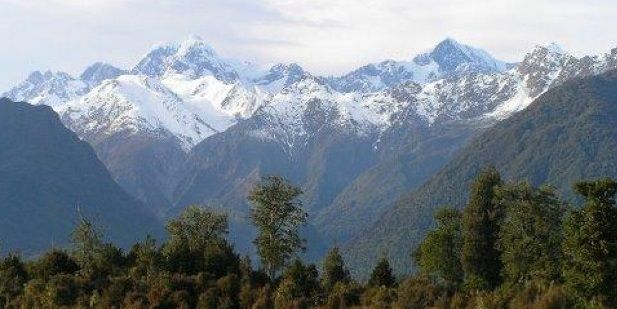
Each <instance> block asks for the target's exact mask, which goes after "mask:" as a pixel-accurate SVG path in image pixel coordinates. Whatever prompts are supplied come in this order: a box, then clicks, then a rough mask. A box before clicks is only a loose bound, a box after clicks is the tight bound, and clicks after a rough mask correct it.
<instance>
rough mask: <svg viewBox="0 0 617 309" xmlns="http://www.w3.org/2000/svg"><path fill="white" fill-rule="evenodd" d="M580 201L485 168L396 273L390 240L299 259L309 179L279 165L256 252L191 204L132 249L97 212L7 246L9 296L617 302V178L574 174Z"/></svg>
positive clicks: (264, 184)
mask: <svg viewBox="0 0 617 309" xmlns="http://www.w3.org/2000/svg"><path fill="white" fill-rule="evenodd" d="M573 188H574V190H575V192H576V193H577V194H578V195H579V197H580V201H581V202H580V204H577V205H569V204H568V203H566V202H564V201H563V200H562V199H561V198H560V197H559V195H558V194H557V192H556V191H555V190H554V189H553V188H551V187H550V186H540V187H535V186H533V185H531V184H530V183H528V182H504V181H503V180H502V177H501V175H500V174H499V172H498V171H497V170H496V169H495V168H493V167H490V168H486V169H484V170H483V171H482V172H480V173H479V174H478V175H477V176H476V178H475V180H474V181H473V182H472V185H471V186H470V188H469V199H468V201H467V206H466V207H465V208H464V209H463V210H457V209H455V208H451V207H447V206H444V207H443V208H440V209H439V210H438V211H436V212H435V214H434V219H435V223H436V224H435V225H434V229H433V230H431V231H430V232H429V233H428V234H427V235H426V237H425V238H424V239H423V240H422V242H421V243H420V245H419V246H418V247H417V248H415V249H414V250H413V251H412V252H409V259H411V260H412V261H413V263H414V264H415V265H416V266H417V267H416V269H418V271H417V272H415V273H412V274H407V275H405V276H400V277H396V276H395V275H394V273H393V271H392V268H391V266H390V263H389V261H388V259H387V258H386V255H385V254H384V255H383V256H382V257H381V258H379V259H377V260H375V261H374V265H373V269H372V271H371V275H370V277H369V279H368V280H367V281H366V282H359V281H357V280H354V279H355V278H352V276H351V275H350V272H349V270H348V269H347V267H346V266H345V265H346V263H345V261H344V259H343V257H342V256H341V254H340V252H339V249H338V248H331V250H330V251H329V252H328V254H327V255H326V257H325V258H324V260H323V261H322V263H320V264H319V265H315V264H307V263H304V262H303V261H301V260H300V259H298V253H300V252H302V251H303V250H304V248H305V245H306V241H305V240H304V239H302V238H301V237H300V234H299V229H300V228H301V227H302V226H303V225H304V224H305V223H306V220H307V214H306V212H305V210H304V209H303V206H302V203H301V200H300V198H299V197H300V196H301V194H302V190H301V189H300V188H298V187H295V186H294V185H293V184H291V183H289V182H288V181H287V180H285V179H283V178H280V177H276V176H270V177H266V178H263V179H262V181H261V182H259V183H258V184H256V185H255V187H254V188H253V189H252V190H251V192H250V194H249V196H248V201H249V202H250V204H251V209H250V211H251V219H252V222H253V224H254V225H255V226H256V228H257V230H258V234H257V236H256V238H255V240H254V245H255V247H256V248H257V253H258V255H259V260H258V261H251V260H250V259H249V258H248V257H242V256H240V255H238V254H237V253H236V251H235V250H234V248H233V246H232V245H231V244H230V243H229V241H228V240H227V238H226V236H227V234H228V232H229V228H228V221H227V216H226V215H224V214H221V213H217V212H215V211H213V210H210V209H208V208H206V207H198V206H192V207H189V208H187V209H186V210H185V211H184V212H183V213H182V214H180V215H179V216H178V217H176V218H175V219H173V220H170V221H169V222H168V224H167V226H166V230H167V234H168V235H167V240H166V241H165V242H163V243H158V242H157V241H156V240H155V239H154V238H152V237H147V238H146V239H144V240H143V241H141V242H138V243H136V244H134V245H133V246H132V248H131V249H130V250H128V252H124V251H123V250H122V249H120V248H119V247H116V246H115V245H114V244H112V243H109V242H106V241H105V235H104V234H103V233H102V231H101V229H100V228H99V227H98V226H97V224H96V220H92V219H90V218H87V217H84V216H82V217H80V219H79V222H77V224H76V226H75V228H74V230H73V232H72V234H71V240H72V243H71V245H70V247H68V248H52V249H50V250H48V251H47V252H45V253H44V254H41V255H40V256H39V257H37V258H34V259H25V258H22V257H21V256H20V255H19V254H18V253H9V254H7V255H5V256H4V257H3V258H2V259H1V260H0V305H1V306H3V307H7V308H62V307H67V308H68V307H94V308H315V307H317V308H350V307H362V308H611V307H615V304H617V205H616V203H615V195H616V193H617V182H616V181H614V180H612V179H608V178H606V179H596V180H591V181H580V182H577V183H575V184H573Z"/></svg>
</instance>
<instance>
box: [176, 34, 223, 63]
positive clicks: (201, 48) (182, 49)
mask: <svg viewBox="0 0 617 309" xmlns="http://www.w3.org/2000/svg"><path fill="white" fill-rule="evenodd" d="M195 50H198V52H200V53H203V54H207V55H209V56H211V57H214V56H216V52H215V51H214V49H213V48H212V47H211V46H210V45H209V44H208V43H207V42H206V41H204V40H203V39H202V38H201V37H200V36H198V35H196V34H191V35H189V37H188V38H187V39H186V40H184V41H182V42H181V43H180V45H179V46H178V49H177V52H176V54H178V55H187V54H188V53H190V52H192V51H195Z"/></svg>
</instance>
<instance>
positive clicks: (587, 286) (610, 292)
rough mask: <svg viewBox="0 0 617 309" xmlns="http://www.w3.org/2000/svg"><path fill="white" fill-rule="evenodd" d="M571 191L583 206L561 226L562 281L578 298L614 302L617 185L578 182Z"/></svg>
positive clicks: (616, 270) (616, 257) (606, 182)
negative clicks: (580, 199) (562, 232)
mask: <svg viewBox="0 0 617 309" xmlns="http://www.w3.org/2000/svg"><path fill="white" fill-rule="evenodd" d="M574 189H575V190H576V192H577V193H578V194H580V195H581V196H582V197H583V198H584V200H585V204H584V206H583V208H581V209H578V210H574V211H572V213H571V214H570V216H569V217H568V218H567V219H566V221H565V223H564V245H563V254H564V256H565V261H564V270H563V274H564V280H565V284H566V286H567V287H568V288H569V290H570V291H571V292H572V293H574V294H575V295H577V296H578V297H579V298H587V299H588V298H591V297H595V296H598V297H601V298H604V299H605V300H607V301H609V302H612V303H613V304H614V302H615V301H617V297H616V295H615V294H616V293H617V289H616V287H617V207H615V193H617V182H615V181H614V180H612V179H602V180H597V181H589V182H579V183H577V184H575V186H574Z"/></svg>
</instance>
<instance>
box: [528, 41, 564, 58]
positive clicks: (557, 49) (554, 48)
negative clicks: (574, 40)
mask: <svg viewBox="0 0 617 309" xmlns="http://www.w3.org/2000/svg"><path fill="white" fill-rule="evenodd" d="M538 50H545V51H548V52H549V53H551V54H555V55H566V54H568V52H567V51H566V50H565V49H564V48H563V47H561V45H559V44H557V43H555V42H551V43H549V44H541V45H536V46H535V48H534V51H538Z"/></svg>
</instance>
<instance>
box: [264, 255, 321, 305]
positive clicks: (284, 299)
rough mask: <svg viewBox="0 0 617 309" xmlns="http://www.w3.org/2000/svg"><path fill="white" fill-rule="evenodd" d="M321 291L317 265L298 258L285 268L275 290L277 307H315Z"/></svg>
mask: <svg viewBox="0 0 617 309" xmlns="http://www.w3.org/2000/svg"><path fill="white" fill-rule="evenodd" d="M320 292H321V286H320V284H319V273H318V272H317V267H315V265H313V264H311V265H308V266H305V265H304V264H302V262H301V261H300V260H296V261H295V262H294V263H292V264H291V265H290V266H289V267H288V268H287V269H286V270H285V273H284V274H283V277H282V280H281V283H280V284H279V286H278V288H277V290H276V292H275V308H290V307H291V308H296V307H301V308H312V307H315V305H316V304H317V302H318V299H317V297H318V295H319V294H320Z"/></svg>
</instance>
